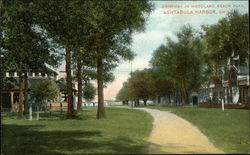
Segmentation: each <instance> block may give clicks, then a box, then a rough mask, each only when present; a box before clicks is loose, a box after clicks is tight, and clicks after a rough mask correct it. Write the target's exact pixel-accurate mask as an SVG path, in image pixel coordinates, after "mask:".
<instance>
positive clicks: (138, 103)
mask: <svg viewBox="0 0 250 155" xmlns="http://www.w3.org/2000/svg"><path fill="white" fill-rule="evenodd" d="M136 106H137V107H139V106H140V100H139V99H137V100H136Z"/></svg>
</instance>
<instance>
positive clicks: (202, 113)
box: [148, 106, 250, 153]
mask: <svg viewBox="0 0 250 155" xmlns="http://www.w3.org/2000/svg"><path fill="white" fill-rule="evenodd" d="M148 108H153V109H159V110H164V111H170V112H172V113H174V114H177V115H178V116H180V117H182V118H184V119H186V120H187V121H189V122H191V123H192V124H194V125H195V126H197V127H198V128H199V129H200V130H201V132H203V133H204V134H205V135H206V136H208V138H209V139H210V141H211V142H212V143H213V144H214V145H215V146H217V147H218V148H219V149H221V150H223V151H224V152H226V153H250V152H249V146H250V142H249V110H239V109H225V111H224V112H222V110H221V109H216V108H193V107H160V106H149V107H148Z"/></svg>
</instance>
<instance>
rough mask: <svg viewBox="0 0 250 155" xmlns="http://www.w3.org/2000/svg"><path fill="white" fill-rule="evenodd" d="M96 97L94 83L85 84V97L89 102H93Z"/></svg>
mask: <svg viewBox="0 0 250 155" xmlns="http://www.w3.org/2000/svg"><path fill="white" fill-rule="evenodd" d="M95 95H96V88H95V87H94V85H93V84H92V83H87V84H85V87H84V88H83V97H84V99H85V100H86V101H87V102H90V101H92V100H93V99H94V98H95Z"/></svg>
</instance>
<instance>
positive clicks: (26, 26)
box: [1, 1, 58, 119]
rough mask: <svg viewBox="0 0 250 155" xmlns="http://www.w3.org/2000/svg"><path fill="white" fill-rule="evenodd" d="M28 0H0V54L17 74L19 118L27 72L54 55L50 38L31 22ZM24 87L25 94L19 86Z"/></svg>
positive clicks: (53, 62) (53, 59)
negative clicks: (0, 20)
mask: <svg viewBox="0 0 250 155" xmlns="http://www.w3.org/2000/svg"><path fill="white" fill-rule="evenodd" d="M30 4H31V2H30V1H2V3H1V9H2V10H1V11H2V14H1V17H2V23H1V54H3V55H4V66H7V67H8V69H6V71H17V72H18V75H19V80H18V81H19V111H18V118H19V119H20V118H22V116H23V110H22V106H23V103H24V101H26V102H25V104H24V106H25V107H24V109H25V114H27V113H28V110H27V109H28V108H27V107H28V104H27V72H28V71H30V70H33V71H36V70H38V68H40V67H41V66H44V64H45V63H48V64H50V65H56V64H57V62H58V57H57V56H56V53H54V52H52V51H53V46H52V44H53V43H52V42H49V41H48V40H47V38H46V37H44V35H43V33H42V32H39V31H38V30H37V28H36V27H35V26H34V23H33V19H34V14H33V13H32V9H31V8H30ZM24 88H25V94H26V95H25V96H24V93H23V90H24Z"/></svg>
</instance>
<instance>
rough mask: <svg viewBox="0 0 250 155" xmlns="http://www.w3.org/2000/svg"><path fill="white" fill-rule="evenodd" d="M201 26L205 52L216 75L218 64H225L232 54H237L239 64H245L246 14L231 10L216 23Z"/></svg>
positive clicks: (246, 41) (246, 40)
mask: <svg viewBox="0 0 250 155" xmlns="http://www.w3.org/2000/svg"><path fill="white" fill-rule="evenodd" d="M202 28H203V30H204V32H205V34H204V40H205V43H206V52H207V53H206V54H207V57H208V59H209V62H210V64H211V65H212V66H214V67H213V69H214V71H213V72H214V74H215V75H216V76H218V72H219V71H218V69H219V66H221V65H226V64H227V61H228V59H229V58H230V57H232V56H234V57H237V56H239V65H246V64H247V59H248V58H247V57H248V56H247V51H248V43H249V40H248V14H239V12H237V11H231V12H230V13H229V14H228V15H227V17H224V18H222V19H220V20H219V21H218V23H216V24H214V25H207V26H203V27H202Z"/></svg>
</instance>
